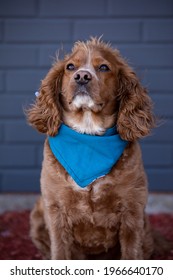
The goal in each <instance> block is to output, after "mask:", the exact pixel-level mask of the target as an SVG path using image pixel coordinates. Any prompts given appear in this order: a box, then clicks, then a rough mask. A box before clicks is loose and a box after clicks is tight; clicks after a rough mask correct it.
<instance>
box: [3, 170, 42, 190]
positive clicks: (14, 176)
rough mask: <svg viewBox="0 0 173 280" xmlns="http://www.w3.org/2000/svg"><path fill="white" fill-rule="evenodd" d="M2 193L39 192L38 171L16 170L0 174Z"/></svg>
mask: <svg viewBox="0 0 173 280" xmlns="http://www.w3.org/2000/svg"><path fill="white" fill-rule="evenodd" d="M1 176H2V185H1V190H2V192H12V193H15V192H22V193H25V192H26V193H27V192H30V193H31V192H39V190H40V170H39V169H29V168H28V169H27V170H23V169H18V170H5V171H4V172H3V173H2V175H1Z"/></svg>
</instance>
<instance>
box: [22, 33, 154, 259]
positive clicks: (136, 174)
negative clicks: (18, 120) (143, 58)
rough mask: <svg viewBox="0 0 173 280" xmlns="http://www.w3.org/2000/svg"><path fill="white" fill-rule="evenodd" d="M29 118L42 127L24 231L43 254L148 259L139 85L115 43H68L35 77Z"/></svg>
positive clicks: (143, 96)
mask: <svg viewBox="0 0 173 280" xmlns="http://www.w3.org/2000/svg"><path fill="white" fill-rule="evenodd" d="M27 114H28V121H29V123H30V124H31V125H32V126H33V127H34V128H36V129H37V130H38V131H39V132H42V133H45V134H47V139H46V141H45V145H44V160H43V165H42V172H41V193H42V196H41V198H40V199H39V200H38V202H37V203H36V205H35V207H34V209H33V210H32V213H31V237H32V240H33V242H34V244H35V245H36V246H37V248H39V250H40V251H41V252H42V254H43V256H44V258H51V259H59V260H66V259H148V258H149V257H150V255H151V254H152V250H153V240H152V235H151V232H150V226H149V222H148V219H147V216H146V214H145V206H146V202H147V192H148V191H147V178H146V174H145V171H144V167H143V162H142V157H141V150H140V146H139V143H138V139H140V138H142V137H144V136H146V135H148V134H149V133H150V130H151V128H152V127H153V126H154V117H153V115H152V105H151V100H150V98H149V96H148V95H147V91H146V90H145V88H143V87H142V85H141V84H140V82H139V80H138V78H137V76H136V74H135V73H134V72H133V70H132V69H131V68H130V67H129V65H128V64H127V63H126V62H125V60H124V59H123V58H122V57H121V56H120V54H119V52H118V51H117V50H116V49H112V48H111V47H110V45H109V44H106V43H104V42H102V41H101V40H100V39H97V38H91V39H90V40H89V41H86V42H77V43H75V45H74V47H73V49H72V52H71V54H69V55H66V56H65V58H64V59H63V60H57V61H56V62H55V63H54V65H53V66H52V68H51V69H50V71H49V72H48V74H47V76H46V77H45V79H44V80H43V81H42V83H41V86H40V90H39V95H38V97H37V98H36V101H35V104H33V105H32V106H31V107H30V108H29V110H28V112H27Z"/></svg>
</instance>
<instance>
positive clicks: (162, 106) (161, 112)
mask: <svg viewBox="0 0 173 280" xmlns="http://www.w3.org/2000/svg"><path fill="white" fill-rule="evenodd" d="M152 100H153V102H154V108H155V114H156V115H157V116H159V117H161V118H163V117H170V118H171V117H173V96H172V95H171V94H165V93H163V94H156V95H155V94H153V96H152Z"/></svg>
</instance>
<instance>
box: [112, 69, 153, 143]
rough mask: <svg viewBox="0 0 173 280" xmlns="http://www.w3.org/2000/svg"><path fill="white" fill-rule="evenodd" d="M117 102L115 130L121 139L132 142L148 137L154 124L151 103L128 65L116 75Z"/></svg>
mask: <svg viewBox="0 0 173 280" xmlns="http://www.w3.org/2000/svg"><path fill="white" fill-rule="evenodd" d="M118 100H119V112H118V117H117V129H118V132H119V133H120V135H121V137H122V138H123V139H125V140H128V141H133V140H135V139H139V138H142V137H144V136H146V135H148V134H149V133H150V130H151V128H153V127H154V124H155V120H154V116H153V114H152V102H151V99H150V97H149V96H148V94H147V91H146V89H145V88H143V87H142V86H141V84H140V82H139V80H138V78H137V76H136V74H135V73H134V72H133V70H132V69H131V68H130V67H129V66H128V65H123V66H122V67H121V68H120V70H119V73H118Z"/></svg>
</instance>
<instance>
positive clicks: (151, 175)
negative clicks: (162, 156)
mask: <svg viewBox="0 0 173 280" xmlns="http://www.w3.org/2000/svg"><path fill="white" fill-rule="evenodd" d="M147 174H148V180H149V191H152V192H154V191H157V192H159V191H160V192H170V191H172V186H173V176H172V168H167V169H164V168H158V169H149V170H147Z"/></svg>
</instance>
